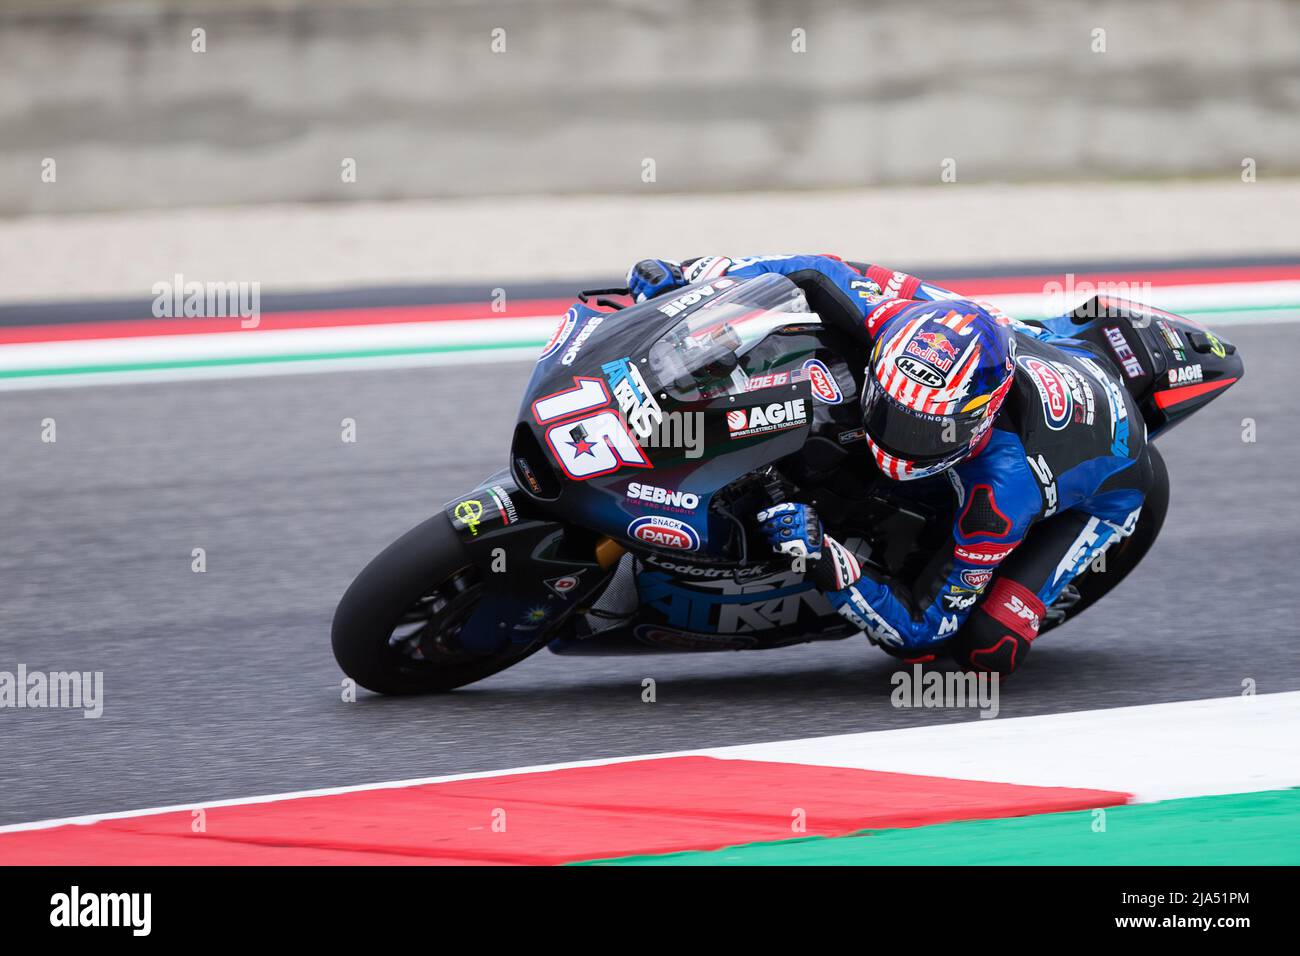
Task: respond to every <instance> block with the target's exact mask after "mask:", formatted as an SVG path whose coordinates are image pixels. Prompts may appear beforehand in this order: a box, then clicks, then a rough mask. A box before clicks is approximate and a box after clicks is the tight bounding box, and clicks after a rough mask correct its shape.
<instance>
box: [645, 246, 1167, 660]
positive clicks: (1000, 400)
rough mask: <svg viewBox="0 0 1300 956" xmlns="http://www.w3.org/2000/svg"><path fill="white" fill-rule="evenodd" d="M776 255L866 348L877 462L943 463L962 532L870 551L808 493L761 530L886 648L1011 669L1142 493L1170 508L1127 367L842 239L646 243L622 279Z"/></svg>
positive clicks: (931, 466) (667, 279) (676, 280)
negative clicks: (927, 545) (713, 245)
mask: <svg viewBox="0 0 1300 956" xmlns="http://www.w3.org/2000/svg"><path fill="white" fill-rule="evenodd" d="M767 272H777V273H780V274H782V275H785V276H787V277H788V278H790V279H791V281H793V282H794V283H795V284H796V285H798V286H799V287H800V288H801V289H803V291H804V293H805V296H806V297H807V299H808V303H809V307H810V308H811V309H812V310H813V311H815V312H817V313H819V314H820V315H821V317H822V320H823V321H825V322H827V323H829V324H831V325H834V326H835V327H837V328H839V329H840V330H841V331H844V332H846V333H848V334H849V335H851V336H853V337H854V338H855V339H856V340H857V341H858V342H860V343H861V344H862V345H863V346H865V347H866V348H868V349H869V350H870V352H869V354H870V361H869V364H868V366H867V368H866V370H865V382H864V385H863V389H862V413H863V426H864V430H865V432H866V437H867V444H868V447H869V448H870V451H871V453H872V455H873V456H874V458H875V462H876V464H877V466H878V467H879V468H880V470H881V471H882V472H883V473H884V474H885V475H887V476H888V477H889V478H891V479H894V480H896V481H910V480H914V479H919V478H925V477H929V476H933V475H938V474H944V475H946V476H947V478H948V480H949V482H950V483H951V485H952V487H953V490H954V492H955V495H956V502H957V503H956V510H955V518H954V522H953V527H952V533H951V541H950V542H949V545H948V546H947V547H946V548H945V549H944V550H943V551H942V552H941V555H940V557H939V558H938V559H937V564H936V565H933V566H932V568H931V573H927V574H926V575H924V577H925V580H921V581H914V582H905V581H897V580H887V579H885V578H883V577H882V576H880V575H879V574H877V573H876V572H875V571H874V570H872V569H871V568H868V567H864V566H863V565H861V564H860V563H859V561H858V559H857V557H856V556H855V555H854V554H853V552H851V551H850V550H849V549H848V548H846V547H844V546H843V545H842V544H840V543H839V542H838V541H836V540H835V539H834V538H833V537H831V536H830V535H829V534H826V532H825V531H824V529H823V528H822V526H821V521H820V520H819V518H818V516H817V514H816V511H815V510H814V509H813V508H812V507H811V506H810V505H807V504H798V503H782V504H777V505H775V506H773V507H771V508H768V509H765V510H763V511H760V512H759V513H758V515H757V516H756V517H757V520H758V521H759V523H760V527H761V528H762V530H763V532H764V534H765V535H766V537H767V538H768V540H769V541H770V542H771V544H772V546H773V548H774V549H775V550H776V551H777V552H779V553H782V554H786V555H803V556H805V558H806V559H807V564H808V566H809V570H810V573H811V574H812V575H813V580H814V581H815V582H816V585H817V587H818V589H819V590H821V591H822V592H823V593H824V594H825V595H826V597H827V599H828V600H829V601H830V603H831V604H832V605H833V606H834V607H835V609H836V610H837V611H838V612H839V613H840V614H841V615H842V616H844V617H845V618H846V619H848V620H849V621H851V622H852V623H853V624H854V625H855V626H857V627H860V628H861V629H862V630H863V631H865V632H866V634H867V635H868V637H869V638H870V639H871V640H872V641H873V642H874V643H876V644H878V645H880V646H882V647H883V648H885V650H887V651H889V652H890V653H893V654H895V655H896V656H900V657H903V658H904V659H906V660H909V661H914V660H930V659H933V657H934V655H935V654H936V653H937V652H938V651H940V650H943V651H946V652H948V653H949V654H950V655H951V656H952V657H953V658H954V659H955V660H956V661H957V662H958V663H959V664H960V665H962V666H963V667H967V668H971V669H976V670H985V671H993V672H998V673H1002V674H1008V673H1010V672H1012V671H1014V670H1015V669H1016V668H1017V667H1018V666H1020V665H1021V664H1023V663H1024V660H1025V657H1026V656H1027V655H1028V653H1029V650H1030V647H1031V646H1032V643H1033V641H1034V638H1035V637H1036V636H1037V635H1038V631H1039V629H1040V627H1041V625H1042V623H1043V620H1044V617H1045V615H1046V612H1047V609H1048V608H1049V607H1051V606H1052V604H1053V602H1054V601H1056V600H1057V598H1058V597H1059V596H1060V595H1061V594H1062V592H1063V591H1064V590H1065V589H1066V588H1067V587H1068V586H1069V585H1070V582H1071V581H1072V580H1073V579H1074V578H1076V577H1077V576H1078V575H1079V574H1080V573H1082V572H1083V571H1084V570H1085V569H1086V568H1088V566H1089V565H1090V564H1092V563H1093V562H1094V561H1096V560H1097V558H1098V556H1099V555H1101V554H1103V553H1104V552H1105V551H1106V550H1107V549H1108V548H1110V547H1111V546H1112V545H1114V544H1115V543H1116V542H1118V541H1121V540H1123V539H1125V538H1127V537H1128V536H1130V535H1131V534H1132V533H1133V530H1134V528H1135V526H1136V524H1137V520H1138V517H1139V515H1140V513H1141V511H1142V508H1143V505H1144V502H1146V503H1148V504H1149V505H1150V507H1151V509H1152V512H1153V516H1154V518H1155V521H1156V527H1157V528H1158V524H1159V522H1160V521H1161V520H1162V519H1163V515H1164V509H1165V507H1166V506H1167V501H1168V479H1167V476H1166V474H1165V472H1164V469H1163V467H1162V466H1158V464H1157V463H1155V462H1153V459H1152V456H1151V454H1150V452H1149V451H1148V447H1147V442H1146V427H1145V424H1144V422H1143V419H1142V415H1141V412H1140V410H1139V409H1138V407H1137V404H1136V402H1135V401H1134V399H1133V398H1132V396H1131V395H1130V393H1129V392H1128V390H1127V388H1125V386H1124V383H1123V379H1122V378H1120V377H1119V374H1118V372H1117V371H1116V370H1115V369H1114V367H1113V366H1112V365H1111V363H1110V360H1109V359H1108V358H1107V357H1106V356H1105V355H1103V354H1102V353H1101V352H1100V351H1099V350H1097V349H1095V348H1094V347H1093V346H1092V345H1091V344H1089V343H1086V342H1082V341H1079V340H1077V339H1071V338H1068V337H1065V336H1060V335H1056V334H1054V333H1051V332H1049V331H1047V330H1046V329H1042V328H1038V327H1035V326H1029V325H1026V324H1024V323H1021V322H1017V321H1015V320H1014V319H1011V318H1009V317H1007V316H1006V315H1004V314H1002V313H1001V312H999V311H998V310H997V309H996V308H994V307H992V306H990V305H988V304H985V303H977V302H974V301H972V300H969V299H965V298H962V297H960V296H959V295H957V294H956V293H954V292H950V291H948V290H946V289H943V288H940V287H939V286H936V285H933V284H932V283H927V282H924V281H923V280H921V279H918V278H917V277H915V276H911V275H907V274H905V273H902V272H896V271H894V270H891V269H886V268H883V267H881V266H877V265H871V264H868V263H860V262H846V261H844V260H841V259H839V258H837V257H835V256H828V255H782V256H758V257H751V258H744V259H731V258H727V257H722V256H709V257H704V258H698V259H690V260H686V261H684V262H680V263H679V262H674V261H672V260H667V259H646V260H642V261H640V262H638V263H636V264H635V265H634V266H633V267H632V268H631V270H630V271H629V273H628V279H627V284H628V289H629V291H630V292H631V293H632V294H633V296H634V297H635V298H636V300H637V301H638V302H640V301H644V300H646V299H647V298H653V297H654V296H657V295H660V294H662V293H664V292H668V291H670V290H673V289H676V288H679V287H681V286H684V285H689V284H692V283H696V282H705V281H708V280H710V279H714V278H717V277H720V276H723V275H727V276H733V277H737V278H749V277H753V276H756V275H760V274H762V273H767ZM1157 462H1158V460H1157ZM1045 519H1050V520H1045Z"/></svg>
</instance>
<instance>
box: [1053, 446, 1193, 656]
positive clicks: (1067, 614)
mask: <svg viewBox="0 0 1300 956" xmlns="http://www.w3.org/2000/svg"><path fill="white" fill-rule="evenodd" d="M1147 452H1148V454H1149V455H1150V457H1151V469H1152V481H1151V489H1150V490H1149V491H1148V492H1147V496H1146V500H1145V501H1144V502H1143V503H1142V513H1141V514H1140V515H1139V516H1138V521H1137V527H1135V528H1134V529H1133V533H1132V534H1131V535H1129V536H1128V537H1127V538H1124V539H1123V540H1122V541H1120V542H1118V543H1117V544H1115V545H1113V546H1112V547H1111V548H1110V549H1109V550H1107V552H1106V571H1105V573H1102V574H1098V573H1095V572H1093V571H1092V570H1091V569H1088V570H1085V571H1084V572H1083V573H1082V574H1080V575H1078V576H1077V577H1076V578H1075V579H1074V580H1073V581H1071V582H1070V586H1069V587H1067V588H1066V589H1065V591H1063V592H1062V593H1061V596H1060V597H1059V598H1057V599H1056V601H1055V602H1054V603H1053V604H1052V606H1051V607H1049V608H1048V609H1047V618H1046V620H1045V621H1044V622H1043V626H1042V628H1041V629H1040V630H1039V634H1040V635H1041V634H1044V633H1046V632H1047V631H1050V630H1051V629H1052V628H1054V627H1059V626H1060V625H1062V624H1064V623H1065V622H1066V621H1068V620H1070V619H1071V618H1073V617H1076V616H1077V615H1079V614H1082V613H1083V612H1084V611H1086V610H1087V609H1088V608H1089V607H1091V606H1092V605H1094V604H1096V603H1097V601H1099V600H1100V599H1101V598H1102V597H1103V596H1104V595H1105V594H1106V593H1107V592H1109V591H1110V590H1111V589H1112V588H1114V587H1115V585H1117V584H1119V582H1120V581H1123V580H1124V579H1125V578H1126V577H1128V574H1129V572H1130V571H1132V570H1133V569H1134V568H1136V567H1137V566H1138V562H1139V561H1141V560H1142V559H1143V558H1144V557H1145V556H1146V553H1147V552H1148V551H1150V550H1151V545H1153V544H1155V541H1156V538H1157V537H1158V536H1159V534H1160V529H1161V528H1162V527H1163V526H1164V523H1165V513H1166V512H1167V511H1168V510H1169V470H1168V469H1167V468H1166V467H1165V460H1164V458H1162V457H1161V456H1160V452H1159V451H1157V450H1156V446H1155V445H1147Z"/></svg>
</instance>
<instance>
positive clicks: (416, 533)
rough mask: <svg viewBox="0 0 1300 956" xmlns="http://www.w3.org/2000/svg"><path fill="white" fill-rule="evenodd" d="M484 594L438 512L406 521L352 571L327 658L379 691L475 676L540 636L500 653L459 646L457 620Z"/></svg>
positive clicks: (414, 689) (468, 680) (446, 686)
mask: <svg viewBox="0 0 1300 956" xmlns="http://www.w3.org/2000/svg"><path fill="white" fill-rule="evenodd" d="M482 596H483V585H482V576H481V573H480V572H479V571H478V569H477V568H476V567H475V566H474V564H473V562H472V561H471V560H470V558H469V555H468V554H467V553H466V551H465V548H464V546H463V545H462V544H461V541H460V537H459V536H458V535H457V534H456V532H455V530H454V529H453V528H452V526H451V522H450V521H449V520H448V518H447V516H446V515H445V514H443V513H441V512H440V513H439V514H436V515H434V516H433V517H432V518H430V519H429V520H428V521H425V522H424V523H423V524H421V525H418V526H417V527H415V528H413V529H411V530H410V531H408V532H407V533H406V534H404V535H403V536H402V537H400V538H398V539H397V540H396V541H394V542H393V543H392V544H391V545H389V546H388V547H387V548H385V549H384V551H383V552H381V553H380V554H379V556H378V557H376V558H375V559H374V560H373V561H371V562H370V563H369V564H368V565H366V567H365V568H364V569H363V570H362V571H361V573H360V574H358V575H357V578H356V580H355V581H353V582H352V585H351V586H350V587H349V588H348V589H347V592H346V593H344V595H343V599H342V600H341V601H339V606H338V610H336V611H335V612H334V626H333V628H332V630H331V635H330V637H331V643H332V644H333V647H334V659H335V660H337V661H338V664H339V667H341V668H342V669H343V672H344V673H345V674H347V675H348V676H349V677H350V678H352V679H353V680H355V681H356V682H357V683H358V684H360V685H361V686H362V687H364V688H366V689H367V690H372V691H375V692H376V693H380V694H428V693H437V692H440V691H449V690H452V689H454V688H456V687H463V686H464V685H466V684H472V683H474V682H475V681H479V680H482V679H483V678H485V677H488V676H490V675H492V674H495V673H497V672H498V671H502V670H505V669H506V668H507V667H509V666H510V665H512V664H514V663H516V662H518V661H520V660H523V659H524V658H525V657H527V656H528V655H529V654H532V653H533V652H534V651H536V650H538V649H539V648H540V647H541V646H542V642H540V641H539V642H537V643H536V644H533V645H526V646H524V647H518V646H510V647H507V648H506V649H505V650H503V651H502V652H500V653H499V654H492V655H486V656H484V655H471V654H468V653H466V652H464V651H462V650H461V649H460V648H459V645H458V644H457V641H456V634H457V631H458V630H459V627H460V626H461V625H463V624H464V622H465V621H466V620H467V619H468V618H469V615H470V614H472V613H473V611H474V610H475V609H476V608H477V607H478V605H479V602H480V601H481V599H482Z"/></svg>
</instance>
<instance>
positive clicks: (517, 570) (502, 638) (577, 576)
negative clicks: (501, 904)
mask: <svg viewBox="0 0 1300 956" xmlns="http://www.w3.org/2000/svg"><path fill="white" fill-rule="evenodd" d="M534 509H535V506H534V505H533V504H532V502H531V501H530V500H529V499H528V498H526V497H525V496H524V495H523V494H521V493H520V491H519V487H518V485H517V484H516V483H515V481H514V479H513V478H512V477H511V476H510V473H509V472H506V471H502V472H498V473H497V474H495V475H492V476H491V477H490V478H488V479H487V480H486V481H484V482H483V483H481V484H480V485H479V486H478V487H477V488H475V489H474V490H473V491H471V492H470V493H469V494H466V495H461V496H460V497H458V498H453V499H452V500H451V501H449V502H448V503H447V504H446V505H444V506H443V510H444V511H446V513H447V517H448V518H449V519H450V520H451V526H452V528H454V529H455V531H456V533H457V534H458V535H459V536H460V539H461V542H462V544H463V545H464V546H465V550H466V552H467V553H468V554H469V557H470V560H471V561H472V562H473V564H474V565H475V566H476V567H477V568H478V569H479V570H480V572H481V573H482V581H483V590H484V593H483V597H482V599H481V600H480V601H479V603H478V607H477V608H476V609H475V610H474V612H473V613H472V614H471V615H470V618H469V620H467V621H466V622H465V624H464V626H463V627H462V628H461V631H460V634H459V637H458V640H459V643H460V645H461V647H462V648H463V649H464V650H466V651H469V652H470V653H474V654H498V653H500V652H502V651H503V650H505V649H506V648H507V647H508V646H509V645H511V644H515V645H527V644H533V643H536V642H537V641H545V642H548V643H549V642H550V641H551V640H553V639H555V638H556V637H560V636H563V635H564V634H566V633H567V630H566V628H571V627H572V621H573V618H574V615H575V613H576V612H577V611H578V610H579V609H581V608H583V607H586V606H587V605H589V604H590V603H591V601H592V600H594V599H595V597H596V596H598V595H599V593H600V591H601V589H602V588H603V586H604V585H605V583H606V582H607V580H608V579H609V576H610V573H612V572H611V570H610V569H611V568H612V565H613V564H615V563H617V558H618V556H619V555H620V554H621V551H622V549H621V548H619V546H618V545H617V544H615V543H614V542H612V541H610V539H608V538H601V537H598V536H597V535H595V534H594V533H592V532H589V531H586V530H584V529H581V528H574V527H572V526H569V525H566V524H562V523H561V522H558V521H555V520H553V519H551V518H549V517H546V516H544V515H540V514H530V513H529V512H531V511H534Z"/></svg>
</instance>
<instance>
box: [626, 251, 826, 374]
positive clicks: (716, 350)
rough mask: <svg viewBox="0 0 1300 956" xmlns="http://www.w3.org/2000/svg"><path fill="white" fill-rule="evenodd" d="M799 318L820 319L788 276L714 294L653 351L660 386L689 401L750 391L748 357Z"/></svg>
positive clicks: (652, 361) (758, 280)
mask: <svg viewBox="0 0 1300 956" xmlns="http://www.w3.org/2000/svg"><path fill="white" fill-rule="evenodd" d="M678 301H680V297H679V298H678V299H671V300H669V302H668V303H667V305H668V306H669V307H671V306H672V305H673V304H674V303H676V302H678ZM796 316H797V317H800V318H802V319H813V320H815V319H816V316H815V315H813V314H812V313H810V312H809V311H808V300H807V299H806V298H804V294H803V292H802V291H801V290H800V289H799V288H798V287H797V286H796V285H795V284H794V283H793V282H791V281H790V280H789V279H787V278H786V277H785V276H782V275H776V274H771V275H764V276H759V277H758V278H756V279H751V280H749V281H748V282H744V283H740V284H738V285H736V286H734V287H731V288H728V289H724V290H722V291H720V292H716V293H714V294H713V296H712V297H711V298H709V299H708V300H707V301H705V302H704V303H703V304H702V305H700V306H699V307H698V308H697V309H695V310H694V311H693V312H691V313H690V314H689V315H688V316H687V317H686V318H685V319H683V320H682V321H681V322H679V323H677V324H676V325H674V326H673V327H672V328H671V329H669V330H668V331H667V332H666V333H664V335H662V336H661V337H660V338H659V340H658V341H657V342H655V344H654V345H652V346H651V347H650V352H649V359H650V370H651V373H652V374H653V376H654V377H655V379H656V380H657V383H658V384H657V387H658V388H660V389H665V390H667V391H670V392H672V393H673V394H674V395H676V397H678V398H681V399H686V400H694V399H708V398H715V397H717V396H719V395H726V394H732V393H737V392H744V391H745V390H746V388H747V386H748V382H749V376H748V374H747V373H746V371H745V369H744V365H743V362H742V361H741V359H742V357H743V356H744V354H745V353H746V352H748V351H749V350H750V349H751V348H753V347H754V346H755V345H757V344H758V343H760V342H762V341H763V339H764V338H766V337H767V335H768V334H769V333H771V332H772V331H773V330H775V329H779V328H781V327H782V326H785V325H788V324H790V321H791V319H792V317H796Z"/></svg>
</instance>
